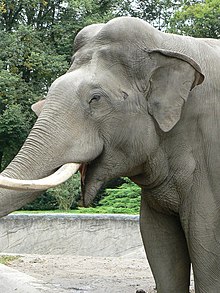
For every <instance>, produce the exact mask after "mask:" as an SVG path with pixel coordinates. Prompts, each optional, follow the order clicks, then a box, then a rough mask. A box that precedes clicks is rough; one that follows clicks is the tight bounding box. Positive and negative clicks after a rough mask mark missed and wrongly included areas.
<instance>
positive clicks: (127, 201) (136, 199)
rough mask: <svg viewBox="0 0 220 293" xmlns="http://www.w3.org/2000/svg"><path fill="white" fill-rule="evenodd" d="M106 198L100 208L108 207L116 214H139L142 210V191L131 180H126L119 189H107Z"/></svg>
mask: <svg viewBox="0 0 220 293" xmlns="http://www.w3.org/2000/svg"><path fill="white" fill-rule="evenodd" d="M105 193H106V196H105V197H104V198H103V199H101V200H100V202H99V207H108V208H111V209H112V211H114V212H115V210H116V209H117V212H118V213H121V212H128V211H130V212H132V213H138V212H139V209H140V197H141V190H140V187H138V186H137V185H136V184H135V183H133V182H132V181H131V180H129V179H126V183H123V184H122V185H121V186H120V187H118V188H112V189H106V190H105Z"/></svg>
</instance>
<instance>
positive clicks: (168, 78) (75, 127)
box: [0, 17, 203, 214]
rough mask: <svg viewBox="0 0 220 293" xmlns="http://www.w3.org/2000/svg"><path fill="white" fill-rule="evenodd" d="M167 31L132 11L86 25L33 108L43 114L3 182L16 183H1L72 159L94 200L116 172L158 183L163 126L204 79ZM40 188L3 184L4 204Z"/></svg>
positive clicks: (87, 196)
mask: <svg viewBox="0 0 220 293" xmlns="http://www.w3.org/2000/svg"><path fill="white" fill-rule="evenodd" d="M164 38H165V34H164V33H161V32H158V31H157V30H156V29H154V28H152V27H151V26H150V25H148V24H147V23H145V22H143V21H141V20H138V19H134V18H129V17H123V18H117V19H114V20H111V21H109V22H108V23H107V24H98V25H90V26H88V27H85V28H84V29H83V30H82V31H81V32H80V33H79V34H78V35H77V37H76V39H75V43H74V48H75V54H74V56H73V58H72V65H71V67H70V69H69V70H68V72H67V73H66V74H64V75H63V76H61V77H59V78H58V79H57V80H55V81H54V83H53V84H52V85H51V87H50V89H49V92H48V94H47V97H46V100H45V101H44V102H41V104H40V105H38V106H36V105H35V107H33V109H34V108H35V110H36V112H37V113H38V114H39V117H38V119H37V121H36V124H35V125H34V127H33V129H32V130H31V132H30V134H29V136H28V138H27V140H26V142H25V143H24V146H23V147H22V149H21V150H20V152H19V153H18V155H17V156H16V157H15V158H14V160H13V161H12V162H11V163H10V164H9V166H8V167H7V168H6V170H5V171H4V172H3V173H2V176H1V180H2V181H0V184H2V185H1V186H3V187H4V188H5V187H7V188H11V187H10V184H9V186H7V182H6V183H5V182H4V184H3V183H2V182H3V180H6V181H7V178H6V177H13V178H17V179H19V180H20V179H39V178H42V177H45V176H48V175H51V174H52V173H53V172H54V171H55V170H57V169H58V168H59V167H60V166H63V165H64V164H67V163H77V164H79V165H73V166H74V168H75V167H76V169H77V168H78V167H79V168H80V171H81V174H82V182H83V184H82V190H83V201H84V205H85V206H88V205H89V204H90V203H91V202H92V200H93V198H94V197H95V195H96V193H97V190H98V189H99V188H100V187H101V185H102V184H103V183H104V182H105V181H107V180H109V179H111V178H114V177H119V176H129V177H132V178H137V176H146V178H147V179H146V184H152V183H153V182H156V181H155V180H157V181H158V182H159V180H161V178H160V177H161V176H162V175H160V176H159V175H158V174H159V173H161V172H159V171H155V170H158V168H156V167H157V159H156V158H158V157H161V156H162V154H161V152H160V148H159V144H160V133H163V134H166V132H170V131H172V129H173V128H174V127H175V125H176V124H177V123H178V121H179V120H180V119H181V111H182V108H183V105H184V103H185V102H186V100H187V98H188V96H189V94H190V91H191V90H192V89H193V88H194V87H195V86H196V85H198V84H200V83H201V82H202V81H203V75H202V73H201V70H200V67H199V66H198V64H197V63H196V62H195V61H194V60H193V59H192V58H190V57H188V56H186V55H184V54H181V53H178V52H175V51H172V50H165V49H163V46H162V44H163V39H164ZM155 168H156V169H155ZM146 170H148V171H146ZM71 174H72V173H71ZM18 183H19V181H18ZM21 183H22V181H21ZM35 183H36V182H35ZM27 184H29V183H28V182H26V186H27ZM16 186H17V185H16ZM29 188H31V187H30V186H29ZM36 188H37V189H38V188H39V189H40V188H41V187H39V186H37V187H36ZM36 188H35V189H36ZM45 188H47V187H45V186H44V187H43V188H42V189H45ZM21 189H25V187H24V186H23V187H22V186H21ZM33 189H34V188H33ZM36 194H38V193H36V192H35V193H33V192H31V191H25V192H24V191H11V190H10V191H9V190H4V189H1V190H0V197H2V198H3V199H4V200H3V202H5V204H4V207H6V206H9V205H10V204H11V203H14V202H16V204H12V205H11V206H12V207H11V208H4V209H5V210H6V212H9V211H11V210H13V209H15V208H19V207H20V206H22V205H23V204H24V203H26V202H27V201H30V200H33V199H34V197H36V196H37V195H36ZM16 198H20V200H15V199H16ZM0 200H1V199H0ZM6 212H4V211H3V214H4V213H6Z"/></svg>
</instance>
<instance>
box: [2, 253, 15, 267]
mask: <svg viewBox="0 0 220 293" xmlns="http://www.w3.org/2000/svg"><path fill="white" fill-rule="evenodd" d="M19 258H20V256H19V255H0V264H3V265H10V264H11V263H12V262H13V261H15V260H17V259H19Z"/></svg>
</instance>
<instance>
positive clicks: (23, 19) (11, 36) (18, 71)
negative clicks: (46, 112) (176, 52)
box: [0, 0, 220, 212]
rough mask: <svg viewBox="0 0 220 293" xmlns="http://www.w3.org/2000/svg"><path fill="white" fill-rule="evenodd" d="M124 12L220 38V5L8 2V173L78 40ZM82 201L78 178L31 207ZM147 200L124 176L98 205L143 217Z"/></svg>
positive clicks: (3, 99) (3, 127)
mask: <svg viewBox="0 0 220 293" xmlns="http://www.w3.org/2000/svg"><path fill="white" fill-rule="evenodd" d="M123 15H130V16H135V17H139V18H142V19H144V20H146V21H148V22H150V23H151V24H152V25H154V26H155V27H156V28H158V29H159V30H163V31H165V32H166V31H167V32H172V33H178V34H183V35H191V36H195V37H213V38H219V35H220V1H219V0H194V1H188V0H182V1H170V0H155V1H153V0H149V1H141V0H111V1H108V0H94V1H92V0H75V1H74V0H65V1H61V0H38V1H37V0H30V1H29V0H2V1H0V170H2V169H4V167H5V166H6V165H7V164H8V163H9V162H10V161H11V159H12V158H13V157H14V155H15V154H16V153H17V151H18V150H19V148H20V147H21V145H22V144H23V141H24V140H25V138H26V136H27V134H28V133H29V131H30V128H31V127H32V126H33V124H34V121H35V120H36V117H35V115H34V114H33V113H32V112H31V110H30V106H31V104H33V103H34V102H35V101H37V100H39V99H41V98H42V97H43V96H44V95H45V94H46V92H47V90H48V88H49V86H50V84H51V83H52V82H53V80H54V79H56V78H57V77H58V76H59V75H61V74H63V73H64V72H65V71H66V70H67V69H68V66H69V65H70V60H71V55H72V51H73V48H72V44H73V39H74V37H75V35H76V34H77V33H78V32H79V30H80V29H82V28H83V27H84V26H86V25H88V24H91V23H97V22H106V21H108V20H110V19H112V18H114V17H116V16H123ZM120 185H121V186H120ZM110 187H111V188H110ZM117 187H118V188H117ZM79 197H80V179H79V175H77V176H76V177H74V178H71V179H70V180H69V181H68V182H66V183H64V184H63V185H61V186H59V187H58V188H55V189H51V190H48V191H47V192H45V193H44V194H43V195H42V196H41V197H39V198H38V199H37V200H36V201H35V202H34V203H32V204H30V205H28V206H26V209H57V208H59V209H64V210H65V209H70V208H77V202H78V199H79ZM139 200H140V190H139V188H138V187H136V186H135V185H134V184H133V183H131V182H130V181H126V182H124V180H122V179H121V180H114V181H112V182H111V183H110V184H109V186H108V185H107V186H106V187H105V188H103V189H102V190H101V192H100V193H99V195H98V197H97V199H96V200H95V202H94V206H97V208H96V210H102V212H104V209H106V210H109V211H111V212H115V211H116V212H129V211H132V212H138V209H139V208H138V206H139ZM104 207H105V208H104Z"/></svg>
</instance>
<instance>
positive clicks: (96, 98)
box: [89, 95, 101, 104]
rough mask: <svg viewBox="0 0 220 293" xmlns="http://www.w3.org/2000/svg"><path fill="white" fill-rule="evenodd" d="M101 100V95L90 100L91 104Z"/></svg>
mask: <svg viewBox="0 0 220 293" xmlns="http://www.w3.org/2000/svg"><path fill="white" fill-rule="evenodd" d="M100 99H101V96H100V95H93V97H92V98H91V99H90V101H89V104H91V103H92V102H94V101H95V102H98V101H99V100H100Z"/></svg>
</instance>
